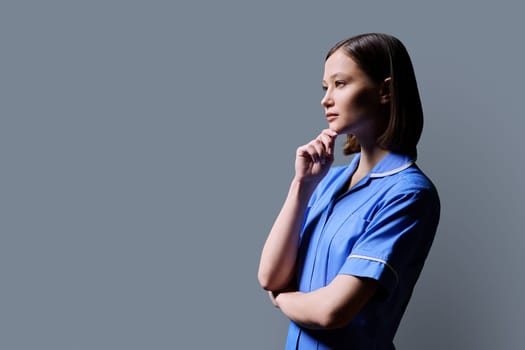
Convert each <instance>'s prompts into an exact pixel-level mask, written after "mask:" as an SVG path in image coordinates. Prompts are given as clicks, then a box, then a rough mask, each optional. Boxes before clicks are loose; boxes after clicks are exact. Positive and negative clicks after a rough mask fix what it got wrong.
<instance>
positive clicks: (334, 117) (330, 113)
mask: <svg viewBox="0 0 525 350" xmlns="http://www.w3.org/2000/svg"><path fill="white" fill-rule="evenodd" d="M382 85H383V84H378V83H376V82H374V81H372V80H371V79H370V78H369V77H368V76H367V75H366V74H365V72H363V71H362V70H361V69H360V68H359V66H358V65H357V63H355V62H354V60H353V59H352V58H350V56H348V55H347V54H346V53H344V52H343V51H342V50H337V51H336V52H334V53H333V54H332V55H331V56H330V57H329V58H328V59H327V60H326V62H325V67H324V76H323V89H324V90H325V91H326V92H325V95H324V97H323V99H322V100H321V104H322V105H323V107H324V110H325V114H326V119H327V121H328V124H329V127H330V129H332V130H334V131H336V132H337V133H338V134H353V135H355V136H356V137H357V138H358V139H359V137H360V134H363V136H366V135H367V134H370V132H372V134H375V133H376V131H377V128H378V127H379V126H380V125H379V124H378V123H379V121H380V120H382V119H383V118H380V117H381V114H382V113H384V102H382V98H381V89H382ZM365 133H366V134H365Z"/></svg>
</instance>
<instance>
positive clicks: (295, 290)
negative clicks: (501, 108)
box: [258, 33, 440, 350]
mask: <svg viewBox="0 0 525 350" xmlns="http://www.w3.org/2000/svg"><path fill="white" fill-rule="evenodd" d="M322 85H323V89H324V90H325V94H324V97H323V99H322V101H321V104H322V106H323V107H324V111H325V114H326V120H327V122H328V128H327V129H325V130H323V131H322V132H321V133H320V134H319V136H317V137H316V138H315V139H314V140H312V141H310V142H309V143H307V144H305V145H303V146H300V147H299V148H298V149H297V152H296V159H295V176H294V178H293V180H292V183H291V185H290V189H289V192H288V195H287V197H286V200H285V202H284V205H283V207H282V209H281V211H280V213H279V215H278V216H277V218H276V220H275V223H274V225H273V227H272V229H271V231H270V233H269V235H268V238H267V240H266V243H265V245H264V248H263V250H262V254H261V260H260V265H259V273H258V278H259V282H260V284H261V286H262V287H263V288H264V289H266V290H268V291H269V296H270V299H271V300H272V302H273V304H274V305H275V306H276V307H278V308H279V309H280V310H281V311H282V312H283V313H284V314H285V315H286V316H287V317H288V318H289V319H290V320H291V322H290V327H289V330H288V337H287V341H286V349H294V350H295V349H299V350H303V349H353V350H356V349H366V350H371V349H389V350H390V349H395V347H394V344H393V339H394V335H395V333H396V330H397V328H398V325H399V322H400V320H401V317H402V316H403V313H404V311H405V308H406V306H407V304H408V302H409V299H410V296H411V294H412V290H413V288H414V285H415V283H416V281H417V279H418V277H419V274H420V272H421V269H422V268H423V264H424V262H425V259H426V257H427V255H428V252H429V249H430V247H431V244H432V241H433V239H434V235H435V232H436V229H437V225H438V221H439V213H440V204H439V197H438V194H437V191H436V189H435V187H434V186H433V184H432V182H431V181H430V180H429V179H428V178H427V177H426V176H425V175H424V174H423V172H422V171H421V170H420V169H419V168H418V167H417V165H416V164H415V160H416V145H417V143H418V141H419V137H420V135H421V131H422V128H423V111H422V107H421V102H420V98H419V92H418V89H417V83H416V78H415V75H414V70H413V67H412V63H411V60H410V57H409V55H408V53H407V51H406V49H405V47H404V46H403V44H402V43H401V42H400V41H399V40H398V39H397V38H395V37H392V36H390V35H386V34H378V33H371V34H362V35H358V36H355V37H352V38H350V39H346V40H343V41H341V42H339V43H337V44H336V45H335V46H334V47H333V48H332V49H331V50H330V51H329V52H328V55H327V57H326V61H325V67H324V76H323V82H322ZM338 135H346V138H347V139H346V143H345V145H344V154H346V155H349V154H354V153H356V154H355V156H354V157H353V159H352V160H351V162H350V164H349V165H347V166H339V167H332V163H333V160H334V143H335V140H336V138H337V137H338Z"/></svg>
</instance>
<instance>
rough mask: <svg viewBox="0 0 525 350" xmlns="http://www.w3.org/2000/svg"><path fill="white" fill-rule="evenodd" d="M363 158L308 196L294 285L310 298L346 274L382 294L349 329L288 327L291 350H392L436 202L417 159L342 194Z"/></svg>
mask: <svg viewBox="0 0 525 350" xmlns="http://www.w3.org/2000/svg"><path fill="white" fill-rule="evenodd" d="M359 159H360V155H359V154H357V155H356V156H355V157H354V159H353V160H352V162H351V163H350V164H349V165H348V166H340V167H333V168H331V169H330V171H329V172H328V174H327V175H326V176H325V177H324V178H323V180H322V181H321V182H320V183H319V185H318V186H317V188H316V190H315V191H314V193H313V194H312V197H311V198H310V202H309V205H308V209H307V212H306V215H305V219H304V224H303V230H302V233H301V240H300V246H299V254H298V259H299V260H298V271H297V285H298V288H299V290H300V291H301V292H310V291H314V290H316V289H319V288H321V287H324V286H326V285H327V284H329V283H330V282H331V281H332V280H333V279H334V278H335V277H336V276H337V275H338V274H348V275H353V276H358V277H367V278H372V279H374V280H376V281H378V282H379V284H380V285H381V287H382V288H381V290H380V292H379V293H378V294H377V296H376V297H375V298H374V299H372V301H370V302H369V303H368V304H367V305H366V306H365V307H364V308H363V309H362V310H361V311H360V312H359V313H358V314H357V315H356V316H355V317H354V319H353V320H352V321H351V322H350V324H348V325H347V326H346V327H344V328H339V329H336V330H311V329H307V328H302V327H301V326H299V325H297V324H295V323H294V322H291V323H290V327H289V331H288V338H287V342H286V349H287V350H296V349H300V350H304V349H319V350H320V349H353V350H356V349H366V350H370V349H381V350H382V349H389V350H391V349H395V347H394V344H393V339H394V335H395V333H396V330H397V328H398V325H399V322H400V320H401V317H402V316H403V313H404V311H405V309H406V306H407V304H408V301H409V299H410V296H411V294H412V290H413V288H414V285H415V283H416V281H417V279H418V277H419V274H420V272H421V269H422V268H423V264H424V262H425V259H426V257H427V255H428V252H429V249H430V246H431V245H432V241H433V239H434V235H435V232H436V229H437V225H438V221H439V212H440V204H439V197H438V194H437V191H436V189H435V187H434V185H433V184H432V182H431V181H430V180H429V179H428V178H427V177H426V176H425V175H424V174H423V172H422V171H421V170H420V169H419V168H418V167H417V166H416V165H415V164H414V159H413V158H412V157H410V156H408V155H402V154H396V153H389V154H387V155H386V156H385V157H384V158H383V159H382V160H381V161H380V162H379V163H378V164H377V165H376V167H375V168H374V169H372V171H371V172H370V173H369V174H368V175H367V176H366V177H365V178H363V179H362V180H361V181H360V182H359V183H358V184H356V185H355V186H354V187H353V188H352V189H351V190H350V191H347V192H344V193H342V192H341V190H342V188H343V186H346V185H347V184H348V179H349V178H350V176H351V175H352V173H353V172H354V171H355V169H356V167H357V165H358V162H359Z"/></svg>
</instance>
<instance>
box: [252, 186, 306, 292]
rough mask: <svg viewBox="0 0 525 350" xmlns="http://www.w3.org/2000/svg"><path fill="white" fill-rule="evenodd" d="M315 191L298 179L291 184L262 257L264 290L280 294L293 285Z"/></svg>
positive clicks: (260, 273)
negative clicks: (306, 219)
mask: <svg viewBox="0 0 525 350" xmlns="http://www.w3.org/2000/svg"><path fill="white" fill-rule="evenodd" d="M314 188H315V186H312V185H311V184H304V183H302V182H301V181H297V180H295V179H294V181H292V184H291V185H290V190H289V191H288V195H287V197H286V200H285V202H284V205H283V207H282V209H281V211H280V213H279V215H278V216H277V218H276V220H275V222H274V224H273V226H272V229H271V230H270V233H269V235H268V238H267V239H266V243H265V244H264V248H263V251H262V254H261V260H260V263H259V273H258V278H259V283H260V284H261V286H262V287H263V288H264V289H267V290H274V291H277V290H282V289H285V288H287V287H288V286H289V284H290V280H291V278H292V276H293V275H294V272H295V261H296V257H297V249H298V242H299V235H300V231H301V226H302V224H303V220H304V215H305V212H306V208H307V205H308V200H309V199H310V196H311V194H312V192H313V190H314Z"/></svg>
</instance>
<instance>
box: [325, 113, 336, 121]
mask: <svg viewBox="0 0 525 350" xmlns="http://www.w3.org/2000/svg"><path fill="white" fill-rule="evenodd" d="M336 118H337V114H335V113H326V120H328V121H329V122H331V121H334V120H335V119H336Z"/></svg>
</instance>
